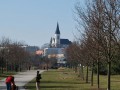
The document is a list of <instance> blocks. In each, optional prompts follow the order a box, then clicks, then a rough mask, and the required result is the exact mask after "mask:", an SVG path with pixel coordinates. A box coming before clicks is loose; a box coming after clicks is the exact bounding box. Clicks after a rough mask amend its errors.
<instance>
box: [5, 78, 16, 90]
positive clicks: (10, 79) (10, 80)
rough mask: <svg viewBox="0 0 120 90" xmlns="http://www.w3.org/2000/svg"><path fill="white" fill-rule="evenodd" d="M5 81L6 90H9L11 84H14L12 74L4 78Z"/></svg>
mask: <svg viewBox="0 0 120 90" xmlns="http://www.w3.org/2000/svg"><path fill="white" fill-rule="evenodd" d="M5 82H6V87H7V90H11V89H12V86H14V85H15V82H14V77H13V76H8V77H7V78H6V80H5Z"/></svg>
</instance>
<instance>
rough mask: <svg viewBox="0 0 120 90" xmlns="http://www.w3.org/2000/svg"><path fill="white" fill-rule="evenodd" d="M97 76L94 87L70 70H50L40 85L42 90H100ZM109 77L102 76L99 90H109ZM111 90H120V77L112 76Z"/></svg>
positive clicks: (30, 86) (30, 85) (29, 87)
mask: <svg viewBox="0 0 120 90" xmlns="http://www.w3.org/2000/svg"><path fill="white" fill-rule="evenodd" d="M96 82H97V76H96V75H94V85H93V86H91V84H90V75H89V83H85V80H84V81H83V80H81V78H80V77H78V75H77V74H76V73H74V72H73V71H72V70H70V69H65V70H49V71H46V72H44V73H42V79H41V83H40V87H41V89H40V90H98V89H97V84H96ZM25 87H26V88H28V89H29V90H36V89H35V79H34V80H32V81H31V82H30V83H28V84H27V85H26V86H25ZM106 87H107V76H103V75H101V76H100V88H101V89H99V90H107V89H106ZM111 90H120V75H114V76H111Z"/></svg>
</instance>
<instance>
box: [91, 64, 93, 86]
mask: <svg viewBox="0 0 120 90" xmlns="http://www.w3.org/2000/svg"><path fill="white" fill-rule="evenodd" d="M93 67H94V63H93V64H92V72H91V86H93Z"/></svg>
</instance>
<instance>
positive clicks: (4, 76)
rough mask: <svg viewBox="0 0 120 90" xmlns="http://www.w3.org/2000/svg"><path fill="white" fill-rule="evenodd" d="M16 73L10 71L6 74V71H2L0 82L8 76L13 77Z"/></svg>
mask: <svg viewBox="0 0 120 90" xmlns="http://www.w3.org/2000/svg"><path fill="white" fill-rule="evenodd" d="M16 73H17V72H10V71H8V72H6V71H4V73H0V80H1V79H3V78H6V77H7V76H9V75H14V74H16Z"/></svg>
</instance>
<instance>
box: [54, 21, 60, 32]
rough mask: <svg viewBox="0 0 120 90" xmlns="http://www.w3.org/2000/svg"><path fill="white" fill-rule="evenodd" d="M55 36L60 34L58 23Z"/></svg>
mask: <svg viewBox="0 0 120 90" xmlns="http://www.w3.org/2000/svg"><path fill="white" fill-rule="evenodd" d="M55 34H60V30H59V24H58V22H57V28H56V31H55Z"/></svg>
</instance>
